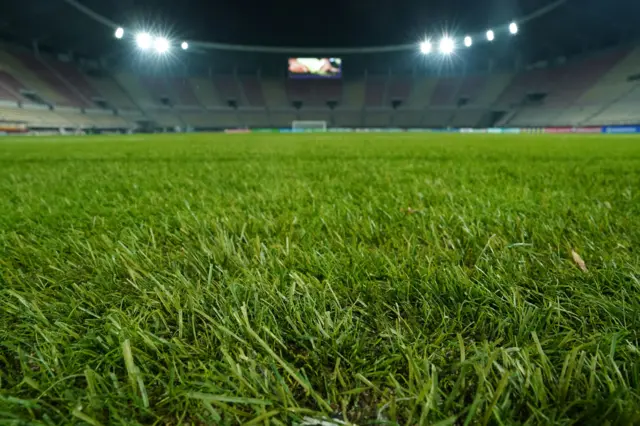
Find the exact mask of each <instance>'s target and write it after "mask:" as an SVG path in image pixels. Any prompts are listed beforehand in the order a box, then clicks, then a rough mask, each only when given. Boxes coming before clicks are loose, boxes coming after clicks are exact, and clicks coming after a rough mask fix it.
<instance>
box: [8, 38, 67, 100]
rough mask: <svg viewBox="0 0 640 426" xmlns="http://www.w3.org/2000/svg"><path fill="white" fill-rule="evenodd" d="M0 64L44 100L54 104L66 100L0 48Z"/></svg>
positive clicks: (26, 87)
mask: <svg viewBox="0 0 640 426" xmlns="http://www.w3.org/2000/svg"><path fill="white" fill-rule="evenodd" d="M0 66H1V67H2V68H3V69H4V70H5V71H7V72H8V73H9V74H11V75H12V76H13V77H15V78H16V79H17V80H18V81H20V83H22V85H23V86H24V87H25V89H27V90H31V91H34V92H36V93H37V94H38V95H40V96H41V97H42V98H43V99H44V100H45V101H47V102H52V103H55V104H64V103H65V102H66V99H65V98H64V97H63V96H62V95H61V94H60V93H58V92H57V91H56V90H55V89H54V88H53V87H51V86H50V85H49V84H47V83H46V82H44V81H43V80H41V79H40V78H39V77H38V75H37V74H36V73H35V72H33V71H32V70H31V69H29V68H28V67H27V66H25V64H23V63H22V61H20V60H18V58H16V57H14V56H13V55H11V54H9V53H7V52H6V51H2V50H0Z"/></svg>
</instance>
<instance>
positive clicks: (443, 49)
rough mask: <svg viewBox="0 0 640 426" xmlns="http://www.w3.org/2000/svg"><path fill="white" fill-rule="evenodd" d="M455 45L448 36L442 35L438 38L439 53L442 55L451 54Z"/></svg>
mask: <svg viewBox="0 0 640 426" xmlns="http://www.w3.org/2000/svg"><path fill="white" fill-rule="evenodd" d="M455 47H456V45H455V42H454V41H453V39H450V38H449V37H443V38H442V40H440V53H442V54H443V55H450V54H452V53H453V50H454V49H455Z"/></svg>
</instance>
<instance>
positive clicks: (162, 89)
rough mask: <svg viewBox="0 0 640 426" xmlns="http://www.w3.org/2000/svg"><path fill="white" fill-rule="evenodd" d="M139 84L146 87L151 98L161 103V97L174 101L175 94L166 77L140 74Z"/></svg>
mask: <svg viewBox="0 0 640 426" xmlns="http://www.w3.org/2000/svg"><path fill="white" fill-rule="evenodd" d="M139 81H140V84H141V85H142V86H143V87H145V88H146V89H147V91H148V92H149V95H150V97H151V99H153V100H154V101H155V102H156V103H157V104H159V105H162V102H161V99H162V98H168V99H169V100H170V101H171V103H172V104H173V103H176V99H175V96H173V92H172V91H171V88H170V87H169V84H168V82H167V79H166V78H164V77H158V76H140V77H139Z"/></svg>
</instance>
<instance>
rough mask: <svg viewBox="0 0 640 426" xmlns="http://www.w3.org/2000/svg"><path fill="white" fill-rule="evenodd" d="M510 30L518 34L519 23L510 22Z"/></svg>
mask: <svg viewBox="0 0 640 426" xmlns="http://www.w3.org/2000/svg"><path fill="white" fill-rule="evenodd" d="M509 32H510V33H511V34H518V24H516V23H515V22H512V23H510V24H509Z"/></svg>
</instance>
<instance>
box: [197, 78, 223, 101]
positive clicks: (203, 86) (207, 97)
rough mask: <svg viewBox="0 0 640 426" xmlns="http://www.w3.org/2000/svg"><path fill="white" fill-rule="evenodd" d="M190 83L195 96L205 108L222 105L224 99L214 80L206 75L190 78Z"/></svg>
mask: <svg viewBox="0 0 640 426" xmlns="http://www.w3.org/2000/svg"><path fill="white" fill-rule="evenodd" d="M189 83H190V86H191V89H192V92H193V94H194V96H195V97H196V98H197V99H198V101H199V102H198V103H199V104H201V105H202V106H204V107H205V108H213V107H219V106H222V105H223V103H222V100H221V97H220V94H219V93H218V89H217V88H216V87H215V85H214V84H213V81H211V79H209V78H205V77H193V78H191V79H189Z"/></svg>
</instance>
